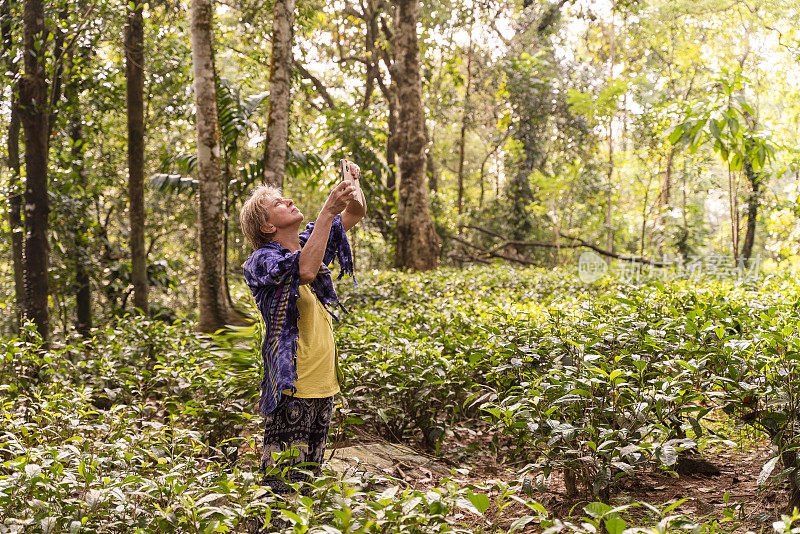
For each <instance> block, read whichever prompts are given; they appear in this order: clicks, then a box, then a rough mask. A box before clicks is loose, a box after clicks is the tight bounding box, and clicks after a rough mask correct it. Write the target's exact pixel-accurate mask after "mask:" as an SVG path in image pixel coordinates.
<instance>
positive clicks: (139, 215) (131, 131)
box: [125, 2, 149, 315]
mask: <svg viewBox="0 0 800 534" xmlns="http://www.w3.org/2000/svg"><path fill="white" fill-rule="evenodd" d="M143 9H144V4H142V3H141V2H136V3H134V4H133V9H132V10H130V11H129V12H128V21H127V24H126V25H125V77H126V80H127V100H128V203H129V206H128V218H129V221H130V236H129V246H130V249H131V281H132V282H133V305H134V307H136V308H138V309H139V310H141V312H142V313H143V314H145V315H147V313H148V311H149V305H148V298H147V291H148V285H147V258H146V253H145V248H144V17H143V16H142V10H143Z"/></svg>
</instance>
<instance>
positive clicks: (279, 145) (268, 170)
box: [264, 0, 294, 187]
mask: <svg viewBox="0 0 800 534" xmlns="http://www.w3.org/2000/svg"><path fill="white" fill-rule="evenodd" d="M273 10H274V11H273V21H272V60H271V65H270V71H269V112H268V118H267V135H266V140H265V142H264V183H266V184H268V185H271V186H275V187H283V177H284V174H285V173H286V145H287V143H288V139H289V106H290V104H291V100H290V90H291V80H290V78H289V70H290V68H291V65H292V24H293V22H294V0H276V1H275V4H274V8H273Z"/></svg>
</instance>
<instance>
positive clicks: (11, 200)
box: [0, 0, 25, 332]
mask: <svg viewBox="0 0 800 534" xmlns="http://www.w3.org/2000/svg"><path fill="white" fill-rule="evenodd" d="M11 3H12V2H11V0H5V1H4V2H3V3H2V4H0V17H2V20H3V25H2V27H0V38H2V41H3V51H4V53H5V54H6V57H8V58H12V57H13V56H14V55H13V53H12V52H13V42H14V39H13V35H12V26H11V24H12V19H11ZM7 68H8V71H9V72H10V73H11V77H12V78H13V77H15V76H16V74H17V72H18V69H17V64H16V63H15V62H13V61H9V62H8V66H7ZM17 106H18V101H17V97H16V95H15V94H12V96H11V116H10V120H9V123H8V139H7V142H6V146H7V147H8V159H7V163H8V168H9V170H10V171H11V174H10V176H9V178H8V228H9V232H10V238H11V258H12V265H13V268H14V297H15V303H16V305H15V315H16V323H15V326H14V328H16V331H15V332H19V327H20V326H21V324H20V321H21V320H22V310H23V309H24V306H25V271H24V267H23V258H22V252H23V246H24V244H23V241H22V238H23V235H24V231H23V226H22V193H21V192H20V190H19V185H18V182H19V180H20V178H21V176H22V173H21V167H20V161H19V134H20V127H21V124H20V118H19V109H18V108H17Z"/></svg>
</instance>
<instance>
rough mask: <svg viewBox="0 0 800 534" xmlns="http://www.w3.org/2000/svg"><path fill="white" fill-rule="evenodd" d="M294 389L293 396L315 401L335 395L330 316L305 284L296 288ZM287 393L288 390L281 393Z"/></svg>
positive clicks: (334, 351) (335, 383) (334, 349)
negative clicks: (295, 372)
mask: <svg viewBox="0 0 800 534" xmlns="http://www.w3.org/2000/svg"><path fill="white" fill-rule="evenodd" d="M297 312H298V314H299V317H298V319H297V329H298V330H299V331H300V335H299V336H298V337H297V381H296V382H295V384H294V386H295V387H296V388H297V392H296V393H295V395H294V396H295V397H299V398H303V399H319V398H323V397H330V396H331V395H335V394H336V393H339V381H338V380H337V379H336V363H335V362H336V346H335V345H334V341H333V323H332V319H331V315H330V314H329V313H328V312H327V310H325V307H324V306H323V305H322V303H321V302H320V301H319V299H318V298H317V297H316V295H314V292H313V291H311V286H310V285H309V284H303V285H301V286H300V296H299V297H298V298H297ZM283 393H284V394H289V395H290V394H291V391H284V392H283Z"/></svg>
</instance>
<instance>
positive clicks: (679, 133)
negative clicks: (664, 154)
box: [668, 124, 683, 145]
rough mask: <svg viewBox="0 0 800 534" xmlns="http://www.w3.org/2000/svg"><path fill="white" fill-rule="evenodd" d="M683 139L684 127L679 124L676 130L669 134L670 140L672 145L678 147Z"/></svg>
mask: <svg viewBox="0 0 800 534" xmlns="http://www.w3.org/2000/svg"><path fill="white" fill-rule="evenodd" d="M682 137H683V125H682V124H679V125H677V126H675V128H674V129H673V130H672V133H670V134H669V138H668V139H669V142H670V143H671V144H673V145H677V144H678V142H679V141H680V140H681V138H682Z"/></svg>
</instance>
